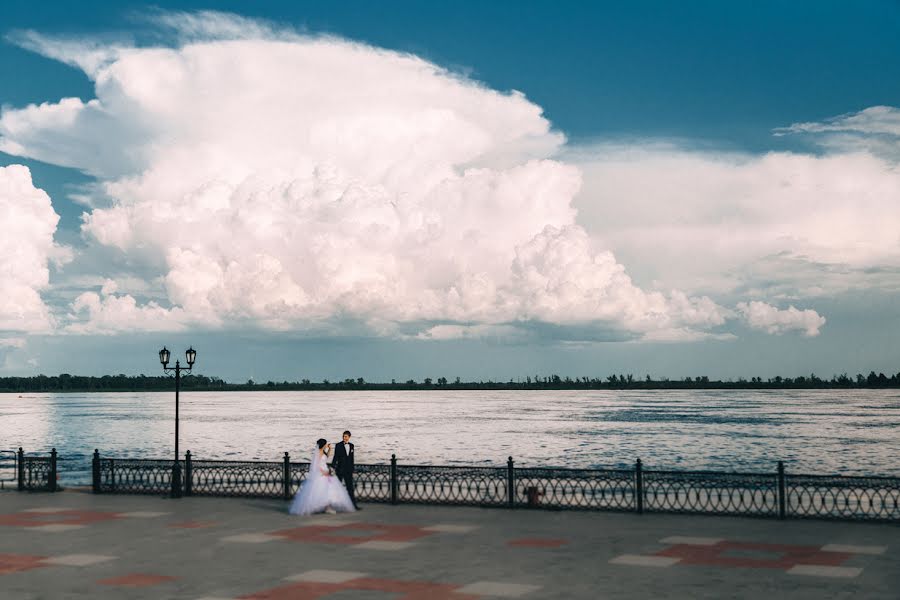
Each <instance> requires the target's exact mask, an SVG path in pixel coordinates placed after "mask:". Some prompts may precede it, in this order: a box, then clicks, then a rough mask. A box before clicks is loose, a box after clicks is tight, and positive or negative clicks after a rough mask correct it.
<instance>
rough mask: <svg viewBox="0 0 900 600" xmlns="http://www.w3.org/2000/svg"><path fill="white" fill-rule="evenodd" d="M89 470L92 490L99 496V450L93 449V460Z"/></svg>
mask: <svg viewBox="0 0 900 600" xmlns="http://www.w3.org/2000/svg"><path fill="white" fill-rule="evenodd" d="M91 470H92V471H93V473H92V474H93V477H92V480H93V481H92V483H93V488H94V493H95V494H99V493H100V492H101V489H100V450H98V449H97V448H94V458H93V460H92V461H91Z"/></svg>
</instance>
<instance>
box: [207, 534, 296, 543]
mask: <svg viewBox="0 0 900 600" xmlns="http://www.w3.org/2000/svg"><path fill="white" fill-rule="evenodd" d="M283 539H284V537H282V536H278V535H270V534H268V533H240V534H238V535H229V536H228V537H223V538H222V541H223V542H233V543H239V544H262V543H265V542H274V541H275V540H283Z"/></svg>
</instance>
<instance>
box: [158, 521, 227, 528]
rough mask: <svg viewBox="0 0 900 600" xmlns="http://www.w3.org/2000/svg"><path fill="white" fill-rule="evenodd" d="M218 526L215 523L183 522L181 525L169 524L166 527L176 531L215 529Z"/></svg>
mask: <svg viewBox="0 0 900 600" xmlns="http://www.w3.org/2000/svg"><path fill="white" fill-rule="evenodd" d="M218 524H219V523H217V522H215V521H182V522H180V523H169V524H168V525H166V527H171V528H174V529H204V528H206V527H215V526H216V525H218Z"/></svg>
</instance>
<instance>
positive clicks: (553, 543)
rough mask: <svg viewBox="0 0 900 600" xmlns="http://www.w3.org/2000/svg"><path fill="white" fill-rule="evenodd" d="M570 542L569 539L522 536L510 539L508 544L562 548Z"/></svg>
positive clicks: (525, 546)
mask: <svg viewBox="0 0 900 600" xmlns="http://www.w3.org/2000/svg"><path fill="white" fill-rule="evenodd" d="M568 543H569V541H568V540H563V539H558V538H521V539H517V540H510V541H509V542H506V545H507V546H515V547H523V548H561V547H563V546H565V545H566V544H568Z"/></svg>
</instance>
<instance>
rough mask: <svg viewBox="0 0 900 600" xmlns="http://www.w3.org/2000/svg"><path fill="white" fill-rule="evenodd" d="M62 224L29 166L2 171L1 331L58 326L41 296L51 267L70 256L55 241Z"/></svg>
mask: <svg viewBox="0 0 900 600" xmlns="http://www.w3.org/2000/svg"><path fill="white" fill-rule="evenodd" d="M58 221H59V216H58V215H57V214H56V213H55V212H54V211H53V207H52V206H51V204H50V197H49V196H47V194H46V193H44V191H43V190H40V189H38V188H36V187H34V185H33V184H32V181H31V172H30V171H29V170H28V168H27V167H25V166H22V165H11V166H8V167H0V332H2V331H18V332H46V331H49V330H50V329H51V327H52V326H53V318H52V316H51V314H50V311H49V310H48V308H47V306H46V304H45V303H44V301H43V299H42V298H41V291H42V290H45V289H46V288H47V287H48V285H49V280H50V268H49V265H50V263H51V262H57V263H61V262H65V260H66V259H67V257H68V253H67V251H66V250H65V249H64V248H60V247H58V246H56V245H55V244H54V242H53V234H54V233H55V231H56V224H57V222H58ZM14 339H18V338H14Z"/></svg>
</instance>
